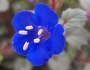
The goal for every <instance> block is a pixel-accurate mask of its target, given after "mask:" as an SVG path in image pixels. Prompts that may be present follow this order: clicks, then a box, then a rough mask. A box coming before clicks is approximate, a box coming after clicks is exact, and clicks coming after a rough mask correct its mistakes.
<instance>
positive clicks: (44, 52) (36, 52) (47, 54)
mask: <svg viewBox="0 0 90 70" xmlns="http://www.w3.org/2000/svg"><path fill="white" fill-rule="evenodd" d="M51 56H52V52H51V51H50V50H49V49H48V48H46V46H45V42H44V43H39V44H34V46H33V48H32V49H30V51H29V52H28V54H27V59H28V60H29V61H30V62H31V63H32V64H33V65H34V66H40V65H42V64H44V63H46V62H47V61H48V60H49V58H51Z"/></svg>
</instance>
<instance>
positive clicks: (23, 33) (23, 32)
mask: <svg viewBox="0 0 90 70" xmlns="http://www.w3.org/2000/svg"><path fill="white" fill-rule="evenodd" d="M19 34H22V35H27V31H25V30H21V31H19Z"/></svg>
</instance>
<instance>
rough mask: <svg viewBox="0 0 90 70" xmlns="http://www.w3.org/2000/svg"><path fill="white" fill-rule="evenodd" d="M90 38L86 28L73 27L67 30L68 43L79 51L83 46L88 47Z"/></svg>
mask: <svg viewBox="0 0 90 70" xmlns="http://www.w3.org/2000/svg"><path fill="white" fill-rule="evenodd" d="M89 38H90V33H89V32H88V31H87V30H85V29H84V28H78V27H72V28H70V29H68V30H66V41H67V42H68V44H69V45H71V46H73V47H77V49H80V46H82V45H87V44H88V39H89Z"/></svg>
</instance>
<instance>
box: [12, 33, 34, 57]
mask: <svg viewBox="0 0 90 70" xmlns="http://www.w3.org/2000/svg"><path fill="white" fill-rule="evenodd" d="M34 38H36V37H35V35H20V34H18V33H17V34H15V35H14V37H13V39H12V45H13V48H14V50H15V52H16V53H18V54H20V55H23V56H25V55H26V54H27V53H28V51H29V50H30V49H31V47H30V46H28V48H27V50H25V51H24V50H23V46H24V44H25V42H29V43H31V42H32V41H33V39H34Z"/></svg>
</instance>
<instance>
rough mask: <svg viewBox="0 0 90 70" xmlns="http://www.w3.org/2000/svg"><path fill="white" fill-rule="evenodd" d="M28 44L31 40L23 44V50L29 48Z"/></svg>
mask: <svg viewBox="0 0 90 70" xmlns="http://www.w3.org/2000/svg"><path fill="white" fill-rule="evenodd" d="M28 45H29V42H25V44H24V46H23V50H24V51H25V50H27V48H28Z"/></svg>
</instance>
